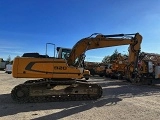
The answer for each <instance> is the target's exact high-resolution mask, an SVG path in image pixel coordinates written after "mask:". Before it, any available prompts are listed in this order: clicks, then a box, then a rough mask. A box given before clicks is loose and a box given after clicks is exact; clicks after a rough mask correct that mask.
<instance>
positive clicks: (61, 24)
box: [0, 0, 160, 62]
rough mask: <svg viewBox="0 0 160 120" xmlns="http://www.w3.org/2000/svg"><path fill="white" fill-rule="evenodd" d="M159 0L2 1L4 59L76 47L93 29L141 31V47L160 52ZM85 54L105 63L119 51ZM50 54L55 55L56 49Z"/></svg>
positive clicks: (121, 49) (0, 35)
mask: <svg viewBox="0 0 160 120" xmlns="http://www.w3.org/2000/svg"><path fill="white" fill-rule="evenodd" d="M159 6H160V0H134V1H133V0H0V58H4V59H7V57H8V56H9V55H10V56H11V58H12V59H13V58H14V57H15V56H17V55H19V56H21V55H22V54H23V53H25V52H38V53H40V54H45V44H46V43H47V42H50V43H54V44H56V46H61V47H67V48H72V47H73V46H74V44H75V43H76V42H77V41H78V40H80V39H82V38H84V37H88V36H90V35H91V34H92V33H102V34H105V35H108V34H120V33H124V34H127V33H136V32H139V33H140V34H141V35H142V36H143V42H142V45H141V50H142V51H144V52H150V53H160V38H159V35H160V7H159ZM115 49H117V50H118V52H121V53H126V52H127V49H128V46H118V47H109V48H102V49H95V50H90V51H87V52H86V60H89V61H97V62H100V61H102V59H103V58H104V56H107V55H111V54H112V53H113V52H114V50H115ZM48 54H49V55H50V56H53V54H54V52H53V47H52V46H50V47H49V49H48Z"/></svg>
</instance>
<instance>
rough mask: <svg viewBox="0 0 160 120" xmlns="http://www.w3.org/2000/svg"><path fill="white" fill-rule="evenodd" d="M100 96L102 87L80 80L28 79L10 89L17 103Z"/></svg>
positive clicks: (71, 99) (87, 98)
mask: <svg viewBox="0 0 160 120" xmlns="http://www.w3.org/2000/svg"><path fill="white" fill-rule="evenodd" d="M101 96H102V87H101V86H99V85H97V84H93V83H88V82H87V81H81V80H67V81H66V80H65V81H64V80H61V81H59V80H57V81H56V80H52V79H39V80H28V81H26V82H24V83H23V84H20V85H17V86H15V87H14V88H13V90H12V91H11V97H12V99H13V100H14V101H16V102H19V103H26V102H46V101H47V102H57V101H80V100H96V99H98V98H100V97H101Z"/></svg>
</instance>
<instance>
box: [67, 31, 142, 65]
mask: <svg viewBox="0 0 160 120" xmlns="http://www.w3.org/2000/svg"><path fill="white" fill-rule="evenodd" d="M93 35H94V34H93ZM93 35H91V36H90V37H87V38H84V39H81V40H80V41H78V42H77V43H76V44H75V45H74V47H73V48H72V51H71V53H70V56H69V58H68V60H67V63H68V65H69V66H70V65H71V66H77V67H78V66H79V64H80V63H81V62H80V61H81V60H80V59H81V58H82V55H83V54H84V53H85V52H86V51H87V50H91V49H97V48H104V47H111V46H120V45H130V51H129V61H130V62H131V61H134V60H135V56H137V53H136V52H137V51H140V44H141V41H142V36H141V35H140V34H139V33H136V34H115V35H102V34H98V35H97V36H96V37H92V36H93ZM133 35H134V36H133ZM136 59H137V58H136ZM77 62H79V63H77Z"/></svg>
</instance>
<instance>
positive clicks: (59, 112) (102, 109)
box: [0, 71, 160, 120]
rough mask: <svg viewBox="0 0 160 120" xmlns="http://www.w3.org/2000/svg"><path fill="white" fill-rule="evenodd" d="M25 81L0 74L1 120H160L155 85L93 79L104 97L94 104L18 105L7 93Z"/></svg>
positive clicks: (87, 102)
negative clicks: (99, 86)
mask: <svg viewBox="0 0 160 120" xmlns="http://www.w3.org/2000/svg"><path fill="white" fill-rule="evenodd" d="M26 80H27V79H15V78H13V77H12V75H11V74H6V73H4V72H3V71H0V120H15V119H18V120H30V119H32V120H50V119H51V120H56V119H62V120H77V119H80V120H160V102H159V101H160V87H158V86H156V87H155V86H137V85H131V84H130V83H126V82H124V81H119V80H110V79H106V78H98V77H94V78H91V79H90V80H89V81H90V82H94V83H97V84H100V85H101V86H102V87H103V97H102V98H100V99H98V100H96V101H93V100H92V101H67V102H49V103H27V104H18V103H16V102H14V101H13V100H12V99H11V97H10V91H11V90H12V88H13V87H14V86H16V85H18V84H20V83H23V82H24V81H26Z"/></svg>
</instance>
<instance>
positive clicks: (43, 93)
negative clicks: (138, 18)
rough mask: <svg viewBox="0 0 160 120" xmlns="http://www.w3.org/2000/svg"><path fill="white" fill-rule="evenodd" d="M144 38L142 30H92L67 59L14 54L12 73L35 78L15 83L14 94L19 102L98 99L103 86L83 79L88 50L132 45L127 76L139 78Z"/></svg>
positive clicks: (14, 75) (15, 75) (133, 79)
mask: <svg viewBox="0 0 160 120" xmlns="http://www.w3.org/2000/svg"><path fill="white" fill-rule="evenodd" d="M141 42H142V36H141V35H140V34H139V33H135V34H115V35H103V34H92V35H91V36H89V37H87V38H83V39H81V40H80V41H78V42H77V43H76V44H75V45H74V46H73V48H72V50H71V52H70V54H68V56H66V59H62V58H53V57H49V56H45V57H44V56H43V55H36V56H34V55H32V56H25V55H24V56H22V57H19V58H15V59H14V62H13V68H12V75H13V77H15V78H34V80H28V81H26V82H24V83H23V84H19V85H17V86H15V87H14V88H13V89H12V91H11V97H12V99H13V100H15V101H17V102H39V101H67V100H93V99H98V98H100V97H101V96H102V87H101V86H100V85H98V84H95V83H89V82H87V81H82V80H81V78H82V75H83V72H84V59H85V52H86V51H87V50H91V49H97V48H104V47H111V46H119V45H130V47H129V48H130V50H129V58H128V65H127V70H126V78H127V79H129V80H131V81H137V76H138V75H137V73H138V72H137V64H138V55H139V52H140V48H141V47H140V45H141ZM66 53H67V52H66ZM35 79H36V80H35Z"/></svg>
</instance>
